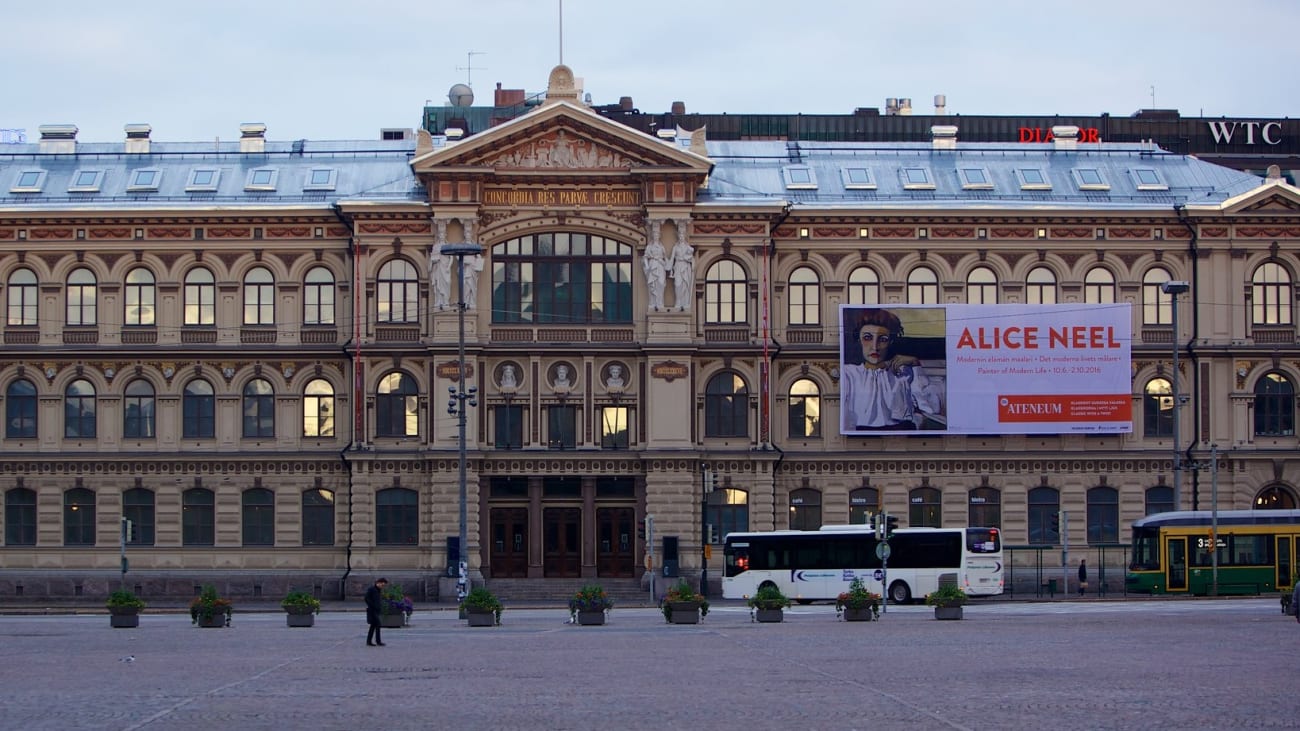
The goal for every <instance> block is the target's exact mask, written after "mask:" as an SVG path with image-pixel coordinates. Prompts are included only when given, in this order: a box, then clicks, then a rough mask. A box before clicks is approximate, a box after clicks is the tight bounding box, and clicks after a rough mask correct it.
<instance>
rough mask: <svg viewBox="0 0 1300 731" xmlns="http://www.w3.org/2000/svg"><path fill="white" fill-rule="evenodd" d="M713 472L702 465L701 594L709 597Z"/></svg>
mask: <svg viewBox="0 0 1300 731" xmlns="http://www.w3.org/2000/svg"><path fill="white" fill-rule="evenodd" d="M714 479H715V478H714V475H713V471H712V470H710V469H709V466H708V465H700V594H701V595H703V596H708V595H709V493H711V492H713V486H714Z"/></svg>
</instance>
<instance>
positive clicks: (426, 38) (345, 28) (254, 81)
mask: <svg viewBox="0 0 1300 731" xmlns="http://www.w3.org/2000/svg"><path fill="white" fill-rule="evenodd" d="M561 6H562V7H563V21H562V23H561V20H560V18H561V12H560V8H561ZM561 27H562V29H563V30H562V32H561ZM1296 27H1300V2H1296V0H1231V1H1230V2H1224V1H1223V0H1158V1H1157V0H1079V1H1078V2H1071V3H1059V2H1045V1H1044V0H1037V1H1034V2H1028V1H1023V0H982V1H972V0H928V1H926V2H916V1H912V2H898V1H897V0H695V2H668V3H632V2H627V1H626V0H474V1H472V2H446V1H445V0H425V2H404V3H385V2H374V1H373V0H311V1H309V2H308V1H302V2H300V1H299V0H258V1H257V2H250V1H249V0H223V1H222V2H209V1H208V0H184V1H183V2H175V0H167V1H165V2H160V1H157V0H133V2H130V3H112V2H104V0H64V1H63V2H60V3H56V4H53V5H45V4H44V3H39V2H22V3H5V5H4V7H3V8H2V9H0V29H3V31H4V32H3V36H4V42H3V43H0V68H3V72H0V130H4V129H11V130H12V129H23V130H26V136H27V138H28V140H31V141H34V140H35V139H37V138H38V137H39V134H38V132H37V127H39V126H40V125H43V124H68V123H70V124H75V125H77V127H78V128H79V130H80V131H79V134H78V140H79V141H82V142H114V141H119V140H122V139H123V138H124V137H125V134H124V132H123V126H124V125H126V124H131V123H140V122H144V123H148V124H150V125H152V127H153V139H155V140H163V141H200V140H211V139H223V140H233V139H236V138H237V137H238V136H239V125H240V124H241V123H244V122H262V123H265V124H266V125H267V137H268V138H269V139H272V140H296V139H304V138H305V139H315V140H325V139H352V140H357V139H361V140H365V139H377V138H378V136H379V130H380V129H381V128H385V127H418V126H419V124H420V117H421V112H422V109H423V107H424V105H425V103H426V100H428V101H429V102H430V103H432V104H435V105H439V106H440V105H442V104H445V103H446V102H447V92H448V90H449V89H450V88H451V86H452V85H453V84H456V83H466V82H469V83H471V85H472V86H473V88H474V91H475V92H476V104H490V103H491V100H492V96H493V94H492V92H493V90H494V88H495V87H496V85H497V84H498V83H500V84H501V85H502V87H503V88H506V89H524V90H525V91H527V92H529V93H535V92H541V91H544V90H545V88H546V79H547V76H548V74H549V72H550V70H551V68H552V67H554V66H555V65H556V64H557V63H560V61H561V60H563V63H564V64H566V65H567V66H569V67H570V68H571V69H572V70H573V72H574V75H575V76H576V77H578V78H579V79H580V80H581V81H582V86H583V89H584V90H585V91H586V92H587V93H589V94H591V97H592V102H593V103H594V104H614V103H617V102H618V101H619V98H620V97H623V96H630V97H632V101H633V104H634V106H635V107H636V108H638V109H640V110H641V111H643V112H651V113H660V112H667V111H669V110H670V109H671V107H672V104H673V102H675V101H681V102H684V103H685V105H686V111H687V112H702V113H715V114H720V113H728V114H739V113H780V114H794V113H805V114H850V113H852V112H853V110H855V109H857V108H859V107H879V108H881V109H882V110H883V108H884V106H885V99H886V98H887V97H908V98H911V99H912V106H913V109H914V111H915V112H916V113H918V114H929V113H933V110H934V96H935V95H936V94H944V95H945V96H946V97H947V107H948V111H949V112H950V113H956V114H967V115H972V114H1008V115H1043V114H1062V115H1097V114H1101V113H1103V112H1104V113H1110V114H1112V115H1115V116H1126V115H1130V114H1133V113H1134V112H1136V111H1137V110H1138V109H1142V108H1151V107H1157V108H1164V109H1178V110H1180V111H1181V112H1182V113H1183V114H1184V115H1186V116H1216V117H1217V116H1227V117H1230V118H1244V117H1286V116H1289V117H1297V116H1300V74H1295V73H1294V71H1293V70H1292V69H1291V68H1290V67H1291V65H1292V59H1291V58H1290V57H1291V56H1292V54H1293V52H1292V50H1291V49H1290V48H1288V47H1287V45H1286V44H1285V43H1282V42H1280V41H1279V40H1277V39H1279V38H1285V34H1282V35H1279V34H1277V33H1275V32H1274V31H1273V29H1279V28H1281V29H1287V28H1291V29H1293V28H1296ZM561 38H562V39H563V43H562V44H561ZM10 137H11V138H12V134H11V135H10Z"/></svg>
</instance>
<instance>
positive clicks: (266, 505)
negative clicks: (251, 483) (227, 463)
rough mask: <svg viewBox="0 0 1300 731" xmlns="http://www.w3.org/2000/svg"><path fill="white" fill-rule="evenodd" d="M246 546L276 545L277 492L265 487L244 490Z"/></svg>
mask: <svg viewBox="0 0 1300 731" xmlns="http://www.w3.org/2000/svg"><path fill="white" fill-rule="evenodd" d="M241 502H242V504H243V505H242V507H243V512H244V514H243V521H242V522H243V527H244V545H245V546H274V545H275V493H273V492H271V491H270V490H268V489H266V488H264V487H254V488H251V489H248V490H245V491H244V494H243V499H242V501H241Z"/></svg>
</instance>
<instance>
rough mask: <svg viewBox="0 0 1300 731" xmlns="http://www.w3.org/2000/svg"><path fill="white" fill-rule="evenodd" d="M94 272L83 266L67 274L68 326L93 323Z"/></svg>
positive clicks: (96, 298) (95, 287)
mask: <svg viewBox="0 0 1300 731" xmlns="http://www.w3.org/2000/svg"><path fill="white" fill-rule="evenodd" d="M96 284H97V283H96V281H95V273H94V272H92V271H90V270H89V269H87V268H85V267H79V268H77V269H74V270H72V273H71V274H69V275H68V292H67V295H68V297H67V303H68V326H69V327H77V326H81V325H94V324H95V323H96V322H97V319H96V309H95V307H96V304H97V302H98V297H97V296H96V291H97V289H98V288H97V286H96Z"/></svg>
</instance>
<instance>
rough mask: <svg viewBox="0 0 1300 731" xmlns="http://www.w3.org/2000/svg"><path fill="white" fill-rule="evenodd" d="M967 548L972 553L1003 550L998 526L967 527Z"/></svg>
mask: <svg viewBox="0 0 1300 731" xmlns="http://www.w3.org/2000/svg"><path fill="white" fill-rule="evenodd" d="M966 550H967V551H968V552H970V553H997V552H999V551H1001V550H1002V540H1001V536H1000V535H998V529H997V528H967V529H966Z"/></svg>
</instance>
